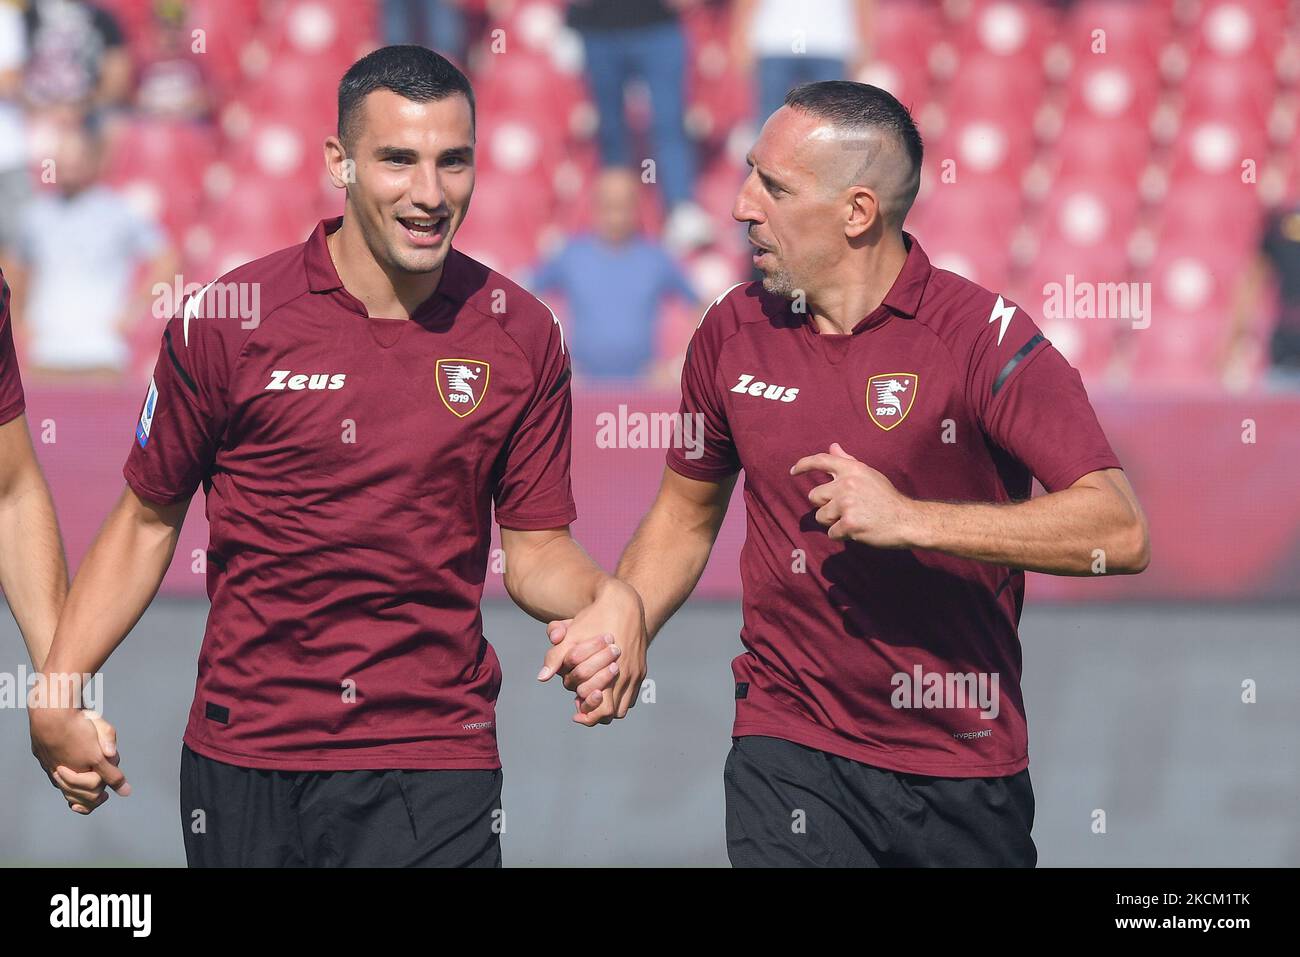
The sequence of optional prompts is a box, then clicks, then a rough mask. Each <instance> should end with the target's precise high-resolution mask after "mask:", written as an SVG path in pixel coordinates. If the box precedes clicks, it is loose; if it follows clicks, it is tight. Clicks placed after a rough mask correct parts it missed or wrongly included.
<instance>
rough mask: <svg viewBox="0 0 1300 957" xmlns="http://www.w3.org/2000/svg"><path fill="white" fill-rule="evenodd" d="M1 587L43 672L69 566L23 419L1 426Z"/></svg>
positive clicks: (63, 593)
mask: <svg viewBox="0 0 1300 957" xmlns="http://www.w3.org/2000/svg"><path fill="white" fill-rule="evenodd" d="M0 586H2V587H3V588H4V592H5V599H6V600H7V601H8V603H9V609H10V610H11V611H12V612H13V615H14V620H15V621H17V622H18V630H19V631H20V632H22V636H23V641H24V642H26V644H27V652H28V654H30V655H31V658H32V664H33V665H35V666H36V667H37V668H40V667H41V666H42V665H43V664H44V662H45V656H46V654H47V653H48V652H49V650H50V643H51V642H52V641H53V640H54V629H55V626H56V625H57V624H58V621H59V613H60V611H61V610H62V608H63V602H64V600H65V599H66V598H67V595H68V565H67V559H66V558H65V557H64V554H63V541H62V539H61V538H60V537H59V525H58V519H57V518H56V516H55V514H54V502H53V500H52V499H51V498H50V489H49V486H47V485H46V484H45V476H44V475H42V474H41V467H40V465H39V463H38V462H37V461H36V453H35V450H34V449H33V448H32V441H31V437H30V436H29V435H28V432H27V417H26V416H25V415H20V416H18V417H17V418H15V419H13V420H11V421H9V422H6V423H5V424H4V425H0Z"/></svg>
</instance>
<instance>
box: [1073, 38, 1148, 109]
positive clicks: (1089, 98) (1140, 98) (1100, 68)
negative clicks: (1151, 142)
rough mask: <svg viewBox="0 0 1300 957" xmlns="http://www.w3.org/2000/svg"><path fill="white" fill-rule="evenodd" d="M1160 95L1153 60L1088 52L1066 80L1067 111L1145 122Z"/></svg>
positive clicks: (1077, 61) (1078, 60)
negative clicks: (1094, 54)
mask: <svg viewBox="0 0 1300 957" xmlns="http://www.w3.org/2000/svg"><path fill="white" fill-rule="evenodd" d="M1159 97H1160V82H1159V77H1158V76H1157V75H1156V72H1155V68H1154V66H1153V64H1151V63H1148V62H1144V61H1137V60H1129V61H1125V60H1118V59H1113V58H1111V57H1109V56H1104V57H1103V56H1092V55H1091V54H1088V55H1085V56H1083V57H1080V58H1078V59H1077V60H1076V61H1075V64H1074V67H1073V69H1072V70H1071V72H1070V77H1069V79H1068V81H1067V82H1066V113H1067V115H1069V116H1071V117H1074V116H1089V117H1095V118H1097V119H1103V120H1114V121H1127V122H1132V123H1139V124H1143V125H1144V126H1145V124H1146V123H1147V122H1148V120H1150V118H1151V113H1152V111H1153V110H1154V109H1155V106H1156V103H1157V102H1158V101H1159Z"/></svg>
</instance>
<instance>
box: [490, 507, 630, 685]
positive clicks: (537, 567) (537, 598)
mask: <svg viewBox="0 0 1300 957" xmlns="http://www.w3.org/2000/svg"><path fill="white" fill-rule="evenodd" d="M501 544H502V546H503V547H504V549H505V553H506V569H505V571H506V574H505V579H506V581H505V584H506V591H507V592H509V593H510V597H511V598H512V599H514V602H515V604H516V605H518V606H519V607H520V608H522V609H523V610H524V611H526V612H528V614H530V615H532V616H533V617H534V618H536V619H538V620H539V621H546V622H553V621H555V620H557V619H559V620H566V621H569V622H570V623H571V627H569V628H568V629H567V634H566V635H565V637H564V638H563V639H561V640H558V641H556V642H554V643H553V647H552V648H551V649H550V650H549V651H548V652H547V653H546V658H545V660H544V661H543V663H542V669H541V670H540V671H539V672H538V673H537V680H539V681H549V680H550V679H551V678H552V677H553V676H554V675H556V674H560V675H563V676H564V685H565V687H566V688H568V689H569V690H570V691H574V692H575V693H576V692H577V690H578V686H579V684H580V683H581V684H582V685H583V687H582V692H581V694H580V695H579V696H578V698H577V699H576V702H575V703H576V705H577V706H578V708H579V710H580V709H581V705H582V702H583V700H584V699H589V700H590V702H591V707H592V708H594V707H596V706H597V705H598V704H599V703H600V702H601V700H602V699H603V697H604V694H605V689H606V688H607V687H608V686H609V685H610V684H612V683H614V682H615V681H616V680H619V678H620V668H619V665H618V658H619V657H620V656H621V655H622V654H623V652H624V650H625V649H637V648H640V647H643V646H644V643H645V641H644V639H645V618H644V615H643V613H642V609H641V599H640V597H639V596H638V595H637V593H636V592H635V591H634V590H633V589H632V588H631V587H630V586H629V585H627V583H625V582H621V581H619V580H618V579H616V578H614V577H612V576H610V575H607V574H605V572H603V571H601V569H600V567H599V566H598V565H597V564H596V563H595V562H593V561H592V560H591V557H590V556H589V555H588V554H587V553H586V552H585V551H584V550H583V548H582V546H581V545H579V544H578V543H577V542H576V541H574V540H573V538H572V537H571V536H570V535H569V530H568V528H551V529H545V530H542V531H518V530H513V529H508V528H502V529H501ZM578 666H581V669H582V670H581V672H579V673H575V668H577V667H578ZM630 677H631V676H630V674H629V673H624V674H623V675H622V679H623V680H628V679H629V678H630ZM642 677H644V655H643V656H642V673H641V675H639V676H635V680H636V682H637V685H638V686H639V685H640V682H641V678H642Z"/></svg>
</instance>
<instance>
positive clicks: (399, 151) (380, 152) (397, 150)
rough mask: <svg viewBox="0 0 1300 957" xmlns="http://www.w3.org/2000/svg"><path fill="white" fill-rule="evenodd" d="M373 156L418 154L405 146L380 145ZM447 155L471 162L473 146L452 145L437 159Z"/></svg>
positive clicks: (384, 157) (402, 156)
mask: <svg viewBox="0 0 1300 957" xmlns="http://www.w3.org/2000/svg"><path fill="white" fill-rule="evenodd" d="M375 156H377V157H378V158H379V159H410V160H415V159H419V156H420V154H419V153H417V152H416V151H415V150H413V149H410V148H409V147H406V146H380V147H376V149H375ZM448 157H460V158H462V159H464V160H465V162H467V163H468V162H471V161H473V159H474V147H472V146H453V147H451V148H450V149H445V150H443V151H442V152H441V153H439V154H438V159H447V158H448Z"/></svg>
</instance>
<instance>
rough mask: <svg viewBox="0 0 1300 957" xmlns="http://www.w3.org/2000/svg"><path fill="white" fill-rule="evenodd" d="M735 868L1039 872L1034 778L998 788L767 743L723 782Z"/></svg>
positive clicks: (1007, 781)
mask: <svg viewBox="0 0 1300 957" xmlns="http://www.w3.org/2000/svg"><path fill="white" fill-rule="evenodd" d="M722 780H723V788H724V790H725V791H726V795H727V856H728V857H729V858H730V859H731V863H732V866H734V867H1034V866H1035V865H1036V864H1037V863H1038V850H1037V848H1035V847H1034V842H1033V839H1032V838H1031V837H1030V836H1029V831H1030V829H1031V828H1032V827H1033V824H1034V791H1033V788H1032V787H1031V785H1030V782H1029V769H1028V768H1026V769H1025V770H1023V771H1021V772H1020V773H1018V774H1012V775H1008V776H1006V777H997V778H936V777H930V776H928V775H923V774H903V773H900V772H897V771H886V770H884V769H882V768H876V767H872V766H871V765H869V764H862V763H860V762H858V761H851V760H849V759H848V758H842V757H839V756H837V755H834V754H827V753H826V752H825V751H817V750H814V749H813V748H807V747H804V746H803V745H801V744H795V743H794V742H792V741H784V740H782V739H780V738H768V737H762V736H759V735H746V736H745V737H741V738H732V746H731V753H730V754H728V755H727V764H726V768H725V769H724V771H723V774H722Z"/></svg>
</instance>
